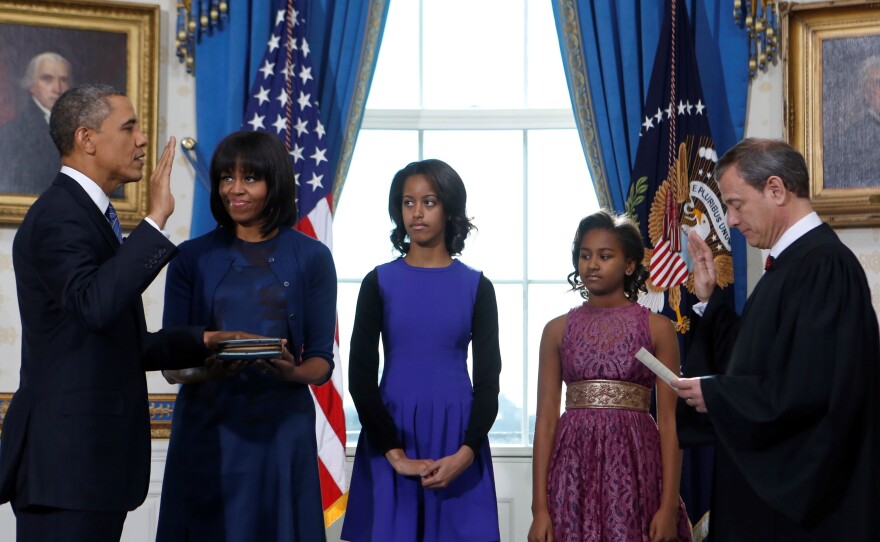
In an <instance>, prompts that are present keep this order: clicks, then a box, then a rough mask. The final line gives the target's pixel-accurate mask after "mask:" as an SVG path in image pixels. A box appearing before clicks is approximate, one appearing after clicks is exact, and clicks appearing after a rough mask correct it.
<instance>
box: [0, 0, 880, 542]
mask: <svg viewBox="0 0 880 542" xmlns="http://www.w3.org/2000/svg"><path fill="white" fill-rule="evenodd" d="M129 1H132V2H137V3H141V4H153V5H156V4H158V5H160V6H161V9H162V16H161V40H160V41H161V43H162V44H163V45H162V47H161V50H160V64H159V123H158V128H159V137H158V140H159V141H160V144H161V142H163V141H165V140H166V139H167V138H168V136H169V135H175V136H177V137H178V140H179V139H180V138H182V137H184V136H194V135H195V107H194V100H195V96H194V94H195V93H194V81H193V79H192V77H191V76H189V75H187V74H186V72H185V70H184V69H183V68H182V67H181V65H180V64H179V63H178V61H177V58H176V57H175V56H174V32H173V29H174V28H175V25H176V11H175V9H174V8H175V6H176V0H163V1H150V0H129ZM746 135H748V136H757V137H775V138H781V137H783V127H782V65H781V64H780V65H778V66H775V67H773V68H772V69H771V70H770V71H769V73H767V74H760V75H759V76H758V77H757V78H756V79H755V81H754V82H753V83H752V88H751V91H750V95H749V113H748V123H747V127H746ZM194 182H195V181H194V176H193V173H192V170H191V168H190V166H189V164H188V162H186V160H185V159H184V158H183V156H181V155H180V154H179V153H178V157H177V159H176V160H175V165H174V171H173V174H172V191H173V192H174V197H175V199H176V202H177V204H176V208H175V209H176V210H175V212H174V215H173V216H172V217H171V219H170V220H169V222H168V230H169V231H170V232H171V234H172V239H173V240H174V241H176V242H180V241H182V240H184V239H186V238H188V237H189V222H190V215H191V208H192V193H193V183H194ZM838 233H839V234H840V236H841V238H842V239H843V241H844V242H845V243H846V244H847V245H848V246H849V247H850V248H851V249H852V250H853V251H854V252H855V253H856V255H857V256H858V257H859V260H860V261H861V262H862V265H863V266H864V267H865V271H866V273H867V275H868V283H869V284H870V286H871V292H872V300H873V303H874V308H875V310H878V312H880V228H861V229H849V230H841V231H839V232H838ZM14 235H15V228H14V227H9V226H5V227H2V229H0V392H8V393H11V392H14V391H15V390H16V389H17V388H18V369H19V365H20V351H21V330H20V326H19V318H18V305H17V301H16V296H15V281H14V275H13V271H12V256H11V254H12V238H13V236H14ZM761 260H762V259H761V257H760V253H759V251H758V250H755V249H749V284H754V282H755V281H756V280H757V278H758V277H759V276H760V273H761V263H760V262H761ZM164 287H165V276H164V273H163V274H162V275H160V276H159V278H158V279H157V280H156V281H155V282H154V283H153V285H152V286H151V287H150V288H149V289H148V290H147V292H146V293H145V295H144V306H145V309H146V313H147V325H148V326H149V327H150V328H151V329H153V330H155V329H158V328H159V327H160V322H161V317H162V295H163V294H162V292H163V291H164ZM148 381H149V386H150V391H151V392H152V393H173V392H174V391H175V388H174V387H173V386H170V385H168V384H167V383H166V382H165V381H164V379H162V377H161V376H160V375H159V374H158V373H151V374H150V375H149V376H148ZM166 448H167V442H166V441H154V443H153V469H152V475H151V482H150V492H149V496H148V498H147V501H146V503H144V505H143V506H141V507H140V508H139V509H138V510H136V511H135V512H132V513H131V514H130V515H129V518H128V520H127V521H126V527H125V532H124V535H123V540H124V541H125V542H152V541H153V539H154V536H155V525H156V519H157V517H158V502H159V500H158V496H159V492H160V489H161V482H162V474H163V470H164V458H165V451H166ZM495 473H496V476H495V478H496V485H497V490H498V500H499V504H498V506H499V512H500V518H501V529H502V540H524V539H525V534H526V532H527V531H528V527H529V523H530V522H531V512H530V506H531V474H530V473H531V462H530V457H528V456H527V455H526V456H523V455H516V454H511V456H509V457H496V459H495ZM340 526H341V522H337V524H336V525H334V526H333V527H331V528H330V530H329V531H328V539H329V540H331V541H335V540H338V539H339V538H338V536H339V535H338V533H339V529H340ZM14 528H15V524H14V518H13V516H12V512H11V510H10V509H9V505H5V506H3V507H0V540H12V539H13V537H14Z"/></svg>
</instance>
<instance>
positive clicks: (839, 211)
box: [782, 2, 880, 227]
mask: <svg viewBox="0 0 880 542" xmlns="http://www.w3.org/2000/svg"><path fill="white" fill-rule="evenodd" d="M785 6H786V7H785V9H784V11H783V21H784V23H783V25H782V27H783V32H785V35H784V36H783V44H785V50H784V51H783V61H784V66H785V75H784V85H785V93H784V94H785V108H786V111H785V117H784V118H785V124H786V127H785V128H786V133H787V136H788V140H789V142H790V143H791V144H792V145H793V146H794V147H796V148H797V149H799V150H800V151H801V152H802V153H803V155H804V157H805V158H806V161H807V168H808V169H809V173H810V197H811V199H812V201H813V207H814V208H815V209H816V211H817V212H818V213H819V214H820V215H821V216H822V218H823V219H824V220H826V221H827V222H828V223H829V224H831V225H832V226H835V227H847V226H878V225H880V4H876V3H873V4H867V3H839V2H835V3H828V2H826V3H821V4H786V5H785Z"/></svg>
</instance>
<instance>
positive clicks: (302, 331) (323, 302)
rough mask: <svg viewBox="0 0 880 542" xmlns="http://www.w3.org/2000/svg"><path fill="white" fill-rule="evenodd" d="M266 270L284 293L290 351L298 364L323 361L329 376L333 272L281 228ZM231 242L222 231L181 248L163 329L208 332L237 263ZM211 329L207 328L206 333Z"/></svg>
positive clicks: (325, 257)
mask: <svg viewBox="0 0 880 542" xmlns="http://www.w3.org/2000/svg"><path fill="white" fill-rule="evenodd" d="M278 236H279V243H278V251H277V252H276V254H275V256H274V257H271V258H269V268H270V269H271V270H272V272H273V273H274V274H275V276H276V277H277V278H278V282H279V283H280V284H282V285H283V286H284V287H285V292H286V298H287V315H288V316H287V330H288V336H289V337H290V340H292V341H293V344H288V349H289V350H290V352H291V354H293V355H294V356H295V357H296V358H297V360H298V361H302V360H303V359H309V358H313V357H319V358H324V359H325V360H327V363H329V364H330V372H328V373H327V375H328V376H327V378H328V379H329V378H330V373H331V372H332V370H333V366H334V364H333V343H334V336H335V333H336V267H335V266H334V264H333V257H332V256H331V254H330V250H329V249H328V248H327V247H326V246H325V245H324V244H322V243H321V242H320V241H317V240H315V239H312V238H311V237H308V236H307V235H304V234H303V233H300V232H298V231H296V230H293V229H288V228H281V231H280V232H279V233H278ZM234 240H235V236H234V235H233V234H232V233H231V232H229V231H227V230H226V229H224V228H222V227H218V228H217V229H215V230H213V231H211V232H209V233H206V234H205V235H202V236H201V237H197V238H195V239H192V240H190V241H186V242H184V243H182V244H181V245H180V247H179V249H180V253H179V254H178V255H177V257H176V258H174V259H173V260H172V261H171V263H170V264H169V266H168V276H167V278H166V284H165V312H164V315H163V318H162V325H163V327H169V326H180V325H203V326H211V322H212V314H213V309H214V307H213V302H214V293H215V291H216V290H217V286H218V285H219V284H220V281H221V280H223V277H224V276H225V275H226V273H228V272H229V269H230V267H231V265H232V262H233V259H234V257H235V248H234ZM209 329H210V327H209Z"/></svg>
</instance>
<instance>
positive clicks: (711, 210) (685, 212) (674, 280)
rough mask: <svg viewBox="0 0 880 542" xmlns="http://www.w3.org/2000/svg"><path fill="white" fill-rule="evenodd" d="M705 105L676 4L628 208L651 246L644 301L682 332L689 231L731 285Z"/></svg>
mask: <svg viewBox="0 0 880 542" xmlns="http://www.w3.org/2000/svg"><path fill="white" fill-rule="evenodd" d="M673 21H675V24H672V22H673ZM707 107H708V105H707V104H706V100H705V98H704V97H703V92H702V87H701V85H700V75H699V73H698V71H697V62H696V56H695V55H694V49H693V33H692V31H691V29H690V24H689V22H688V16H687V11H686V9H685V5H684V2H683V0H673V1H671V2H669V3H667V8H666V16H665V18H664V22H663V28H662V31H661V33H660V42H659V44H658V47H657V55H656V57H655V59H654V69H653V71H652V73H651V82H650V85H649V87H648V95H647V97H646V99H645V106H644V109H643V112H642V117H643V118H644V122H642V124H641V127H640V130H639V143H638V148H637V150H636V160H635V165H634V166H633V172H632V178H631V181H630V187H629V192H628V195H627V199H626V203H625V210H626V212H627V213H628V214H629V215H630V216H632V217H633V218H634V219H636V220H637V221H638V223H639V228H640V230H641V232H642V238H643V239H644V242H645V246H646V247H647V248H648V251H647V255H646V259H647V260H648V261H647V262H646V264H647V265H648V267H649V269H650V279H649V281H648V289H649V293H648V295H647V296H644V297H643V299H642V303H643V304H645V305H647V306H649V307H650V308H651V309H653V310H654V311H655V312H662V313H664V314H667V315H669V316H670V318H671V319H672V321H673V324H674V326H675V329H676V331H677V332H678V333H680V334H683V335H684V334H687V333H688V331H689V329H690V326H691V322H690V316H689V311H690V306H691V302H690V297H691V296H689V295H688V292H690V293H692V292H693V279H692V277H691V273H690V269H691V265H690V261H689V258H688V254H687V235H688V232H690V231H691V230H696V231H697V233H699V235H700V237H701V238H703V239H705V240H706V242H707V243H708V244H709V246H710V247H711V248H712V250H713V253H714V254H715V262H716V267H717V268H718V271H719V274H718V282H719V285H720V286H726V285H727V284H730V283H732V282H733V259H732V257H731V251H730V229H729V228H728V226H727V221H726V218H727V209H726V207H725V206H724V204H723V203H722V201H721V196H720V192H719V190H718V184H717V182H716V181H715V178H714V172H715V164H716V162H717V161H718V153H717V152H716V149H715V144H714V142H713V140H712V136H711V135H710V133H709V119H708V116H707Z"/></svg>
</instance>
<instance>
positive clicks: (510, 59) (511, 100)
mask: <svg viewBox="0 0 880 542" xmlns="http://www.w3.org/2000/svg"><path fill="white" fill-rule="evenodd" d="M413 3H415V2H413ZM393 4H396V2H395V3H393ZM523 14H524V8H523V0H483V1H480V2H474V1H473V0H424V19H423V21H424V22H423V24H424V38H423V44H424V64H423V70H424V74H423V78H424V88H423V97H424V102H423V107H424V108H426V109H470V108H486V109H513V108H521V107H523V106H524V104H525V100H524V90H525V83H524V79H523V74H524V66H523V51H524V44H523V40H524V34H525V32H524V26H523Z"/></svg>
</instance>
